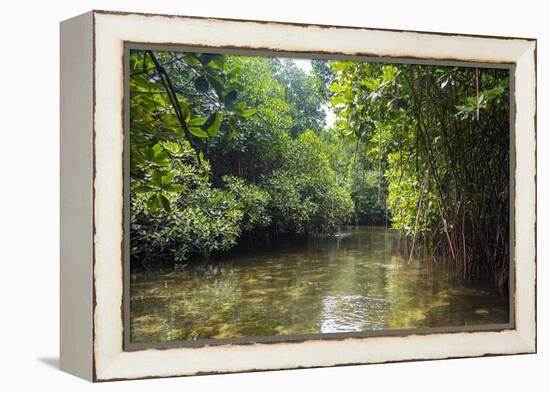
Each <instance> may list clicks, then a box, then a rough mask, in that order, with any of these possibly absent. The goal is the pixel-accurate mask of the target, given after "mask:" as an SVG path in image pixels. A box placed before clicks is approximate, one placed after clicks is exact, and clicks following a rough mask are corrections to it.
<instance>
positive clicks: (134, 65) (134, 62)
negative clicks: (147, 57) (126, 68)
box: [130, 55, 141, 71]
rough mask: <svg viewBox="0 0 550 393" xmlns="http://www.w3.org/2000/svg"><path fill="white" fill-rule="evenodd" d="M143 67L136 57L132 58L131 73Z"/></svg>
mask: <svg viewBox="0 0 550 393" xmlns="http://www.w3.org/2000/svg"><path fill="white" fill-rule="evenodd" d="M140 66H141V62H140V61H139V60H138V58H137V56H136V55H132V56H130V71H135V70H137V69H138V68H139V67H140Z"/></svg>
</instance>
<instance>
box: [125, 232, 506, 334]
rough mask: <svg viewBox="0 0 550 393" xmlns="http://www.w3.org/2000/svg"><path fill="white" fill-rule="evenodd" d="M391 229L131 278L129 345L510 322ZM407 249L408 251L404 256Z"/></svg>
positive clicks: (482, 289) (490, 300)
mask: <svg viewBox="0 0 550 393" xmlns="http://www.w3.org/2000/svg"><path fill="white" fill-rule="evenodd" d="M403 244H404V242H403V241H399V237H398V235H397V234H396V233H395V232H392V231H391V230H385V229H384V228H365V227H363V228H348V229H346V230H345V232H344V233H343V234H342V235H341V236H338V237H336V238H324V239H315V240H313V239H312V240H310V241H309V242H308V243H306V244H303V245H300V246H293V247H291V248H283V249H278V250H274V251H269V252H258V253H251V254H250V255H246V256H239V257H232V258H229V259H224V260H223V261H212V262H207V263H200V264H198V265H197V264H190V265H187V266H186V267H184V268H183V269H182V270H181V271H172V272H163V273H152V272H144V273H133V274H132V275H131V286H130V291H131V306H130V322H131V329H130V330H131V341H132V342H134V343H136V342H159V341H172V340H198V339H213V338H214V339H220V338H239V337H257V336H275V335H296V334H315V333H334V332H357V331H370V330H377V329H406V328H421V327H449V326H465V325H480V324H494V323H507V322H508V318H509V314H508V302H507V300H506V299H505V298H503V297H501V296H498V295H496V294H495V293H493V291H492V290H491V288H490V286H489V285H488V284H487V283H484V282H481V281H465V280H462V279H460V278H458V277H456V275H455V274H454V273H452V269H449V267H448V265H447V264H445V263H437V262H436V261H435V260H434V259H433V258H432V257H429V258H424V259H422V258H412V259H411V260H410V261H409V259H408V258H406V257H405V253H403V252H402V246H403ZM400 250H401V251H400Z"/></svg>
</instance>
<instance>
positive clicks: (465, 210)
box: [130, 51, 509, 287]
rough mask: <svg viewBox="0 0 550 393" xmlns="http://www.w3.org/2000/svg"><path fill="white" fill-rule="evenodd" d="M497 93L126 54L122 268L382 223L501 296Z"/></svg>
mask: <svg viewBox="0 0 550 393" xmlns="http://www.w3.org/2000/svg"><path fill="white" fill-rule="evenodd" d="M508 97H509V90H508V71H505V70H497V69H478V68H471V67H442V66H424V65H405V64H399V65H392V64H375V63H367V62H356V61H325V60H314V61H312V62H311V70H310V71H309V72H306V71H304V70H303V69H301V68H299V67H298V66H297V65H296V64H295V63H294V62H293V61H291V60H288V59H287V60H282V59H278V58H267V57H251V56H250V57H246V56H226V55H219V54H204V53H203V54H200V53H175V52H152V51H133V52H132V54H131V58H130V134H131V138H130V174H131V201H130V203H131V206H130V210H131V247H132V250H131V253H132V261H133V262H132V264H133V266H135V267H138V265H139V264H141V265H143V266H146V267H148V266H151V265H153V264H156V263H160V262H168V263H183V262H186V261H190V260H192V259H193V258H195V257H197V256H204V257H208V256H210V255H213V254H220V253H223V252H226V251H229V250H231V249H233V248H235V247H239V246H245V245H246V246H248V247H250V246H253V245H258V244H261V243H262V242H264V241H265V239H268V240H270V241H273V240H276V239H278V238H279V237H280V236H284V237H286V238H288V239H292V238H296V239H297V238H301V237H304V236H308V235H320V234H323V235H331V234H336V233H338V232H339V231H340V230H341V228H342V227H343V226H345V225H350V224H369V225H388V224H391V225H392V226H393V227H394V228H396V229H399V230H401V231H402V232H403V233H404V234H405V235H406V236H407V237H408V238H409V241H410V249H411V255H412V253H413V252H414V250H415V248H418V247H419V244H420V242H419V240H420V239H422V240H423V242H422V244H423V246H425V247H428V248H429V250H430V251H431V252H433V253H436V254H438V255H443V256H445V257H447V258H448V259H449V260H450V261H451V262H452V263H453V264H454V265H455V267H456V268H457V269H460V270H461V271H463V272H464V274H465V275H467V274H481V273H489V274H491V275H492V276H493V277H495V280H496V283H497V284H498V285H499V286H500V287H504V286H505V285H506V283H507V279H508V270H507V267H508V257H509V255H508V252H509V251H508V241H509V231H508V227H509V222H508V214H509V210H508V201H509V189H508V184H509V181H508V177H509V154H508V152H509V104H508ZM328 112H333V113H335V115H336V121H335V123H334V124H333V125H332V124H328V125H327V113H328Z"/></svg>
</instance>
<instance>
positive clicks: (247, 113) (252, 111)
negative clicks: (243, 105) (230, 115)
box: [239, 108, 258, 117]
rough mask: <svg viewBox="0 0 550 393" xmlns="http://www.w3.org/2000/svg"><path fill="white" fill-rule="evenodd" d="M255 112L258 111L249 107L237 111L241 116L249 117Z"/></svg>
mask: <svg viewBox="0 0 550 393" xmlns="http://www.w3.org/2000/svg"><path fill="white" fill-rule="evenodd" d="M256 112H258V111H257V110H256V109H254V108H250V109H245V110H244V111H242V112H241V113H239V114H240V115H241V116H243V117H250V116H253V115H255V114H256Z"/></svg>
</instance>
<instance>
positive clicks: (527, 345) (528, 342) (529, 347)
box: [94, 13, 536, 381]
mask: <svg viewBox="0 0 550 393" xmlns="http://www.w3.org/2000/svg"><path fill="white" fill-rule="evenodd" d="M108 14H109V15H112V14H113V13H108ZM131 15H133V14H131ZM170 17H171V18H172V17H173V16H170ZM186 18H192V17H186ZM206 19H210V18H206ZM247 22H248V21H247ZM252 22H254V21H252ZM273 23H275V24H282V25H284V23H280V22H273ZM377 30H378V29H377ZM396 33H399V32H396ZM414 33H417V32H414ZM427 34H433V33H427ZM451 35H452V36H467V37H470V36H469V35H455V34H451ZM497 38H502V37H497ZM504 39H506V38H504ZM528 41H535V42H534V50H533V51H534V53H535V59H536V40H531V39H529V40H528ZM94 44H95V40H94ZM526 52H527V50H526ZM534 77H535V88H536V67H535V75H534ZM94 98H95V95H94ZM534 104H535V111H534V114H535V127H534V129H532V131H533V133H534V136H535V137H536V97H535V101H534ZM535 140H536V139H535ZM535 149H536V143H535ZM535 175H536V162H535ZM534 185H535V186H536V178H535V184H534ZM535 206H536V194H535ZM534 220H536V216H535V217H534ZM535 222H536V221H535ZM533 234H535V235H536V228H534V233H533ZM535 258H536V249H535ZM534 278H535V280H536V271H535V276H534ZM535 283H536V281H535ZM96 284H97V283H96ZM535 300H536V298H535ZM534 322H535V323H536V315H535V320H534ZM534 329H535V332H534V333H535V334H534V336H533V337H531V335H527V337H518V338H520V339H521V338H523V339H525V341H524V340H521V341H522V343H523V344H524V345H523V348H524V352H522V351H519V352H513V353H533V352H536V325H535V327H534ZM516 333H517V332H516ZM522 336H523V335H522ZM94 340H95V337H94ZM533 342H534V345H533ZM500 354H505V353H504V352H500V353H490V354H481V355H463V356H457V357H471V356H489V355H500ZM437 358H449V356H442V357H430V358H425V359H406V358H402V359H401V360H395V361H409V360H429V359H437ZM451 358H453V356H451ZM113 360H116V359H113ZM383 362H385V361H383ZM389 362H393V361H391V360H390V361H389ZM366 363H380V362H362V363H358V364H366ZM346 364H348V363H346ZM349 364H357V363H349ZM337 365H338V364H332V365H326V366H327V367H328V366H337ZM306 367H308V368H309V367H325V366H315V365H310V366H306ZM283 368H284V369H286V368H301V367H300V366H298V367H292V366H291V367H283ZM266 370H267V369H266ZM243 371H253V370H239V371H217V372H214V373H221V372H243ZM203 373H204V372H196V373H192V374H191V375H195V374H203ZM207 373H209V372H207ZM101 374H103V372H102V373H101ZM107 374H108V373H107ZM177 375H186V374H185V373H176V374H169V375H151V376H137V377H136V376H133V377H129V378H130V379H135V378H148V377H161V376H177ZM116 379H128V378H127V377H121V378H117V377H111V378H109V377H108V378H102V377H101V376H100V378H97V376H94V380H98V381H99V380H116Z"/></svg>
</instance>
